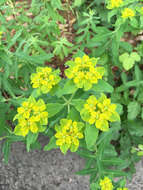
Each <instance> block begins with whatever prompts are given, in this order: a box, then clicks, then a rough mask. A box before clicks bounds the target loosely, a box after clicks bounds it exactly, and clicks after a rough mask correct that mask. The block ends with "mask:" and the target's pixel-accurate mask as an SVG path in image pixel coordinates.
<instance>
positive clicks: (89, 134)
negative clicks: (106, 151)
mask: <svg viewBox="0 0 143 190" xmlns="http://www.w3.org/2000/svg"><path fill="white" fill-rule="evenodd" d="M98 133H99V130H98V129H97V128H96V127H95V126H94V125H89V124H87V125H86V128H85V131H84V134H85V141H86V144H87V148H88V149H89V150H93V148H94V145H95V143H96V141H97V138H98Z"/></svg>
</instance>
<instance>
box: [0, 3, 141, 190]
mask: <svg viewBox="0 0 143 190" xmlns="http://www.w3.org/2000/svg"><path fill="white" fill-rule="evenodd" d="M142 30H143V2H142V0H116V1H115V0H93V1H89V0H73V1H69V0H67V1H61V0H51V1H49V0H28V1H16V0H1V2H0V140H1V153H2V154H3V156H4V160H5V162H6V163H7V162H8V157H9V155H10V147H11V144H12V143H14V142H19V141H22V142H23V143H25V145H26V149H27V151H30V150H31V149H34V148H42V146H41V144H40V142H39V141H38V136H39V135H44V136H47V137H48V138H47V139H48V140H47V141H48V142H47V145H45V146H44V147H43V150H44V151H49V150H52V149H60V150H61V152H62V153H63V154H66V153H67V152H69V151H71V152H76V153H77V154H78V155H80V156H81V157H83V158H84V159H85V160H86V164H85V168H84V169H82V170H81V171H78V172H77V174H78V175H90V187H89V189H91V190H100V189H101V190H127V188H126V180H131V178H132V175H133V173H135V163H136V162H138V161H139V160H140V158H141V156H143V106H142V104H143V74H142V71H143V64H142V59H143V43H142V39H143V37H142Z"/></svg>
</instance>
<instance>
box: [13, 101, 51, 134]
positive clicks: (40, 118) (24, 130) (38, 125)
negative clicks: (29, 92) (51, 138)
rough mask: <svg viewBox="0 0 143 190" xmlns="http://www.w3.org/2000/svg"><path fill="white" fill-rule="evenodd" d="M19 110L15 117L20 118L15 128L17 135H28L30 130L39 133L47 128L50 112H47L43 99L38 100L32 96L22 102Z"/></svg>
mask: <svg viewBox="0 0 143 190" xmlns="http://www.w3.org/2000/svg"><path fill="white" fill-rule="evenodd" d="M17 112H18V113H17V114H16V115H15V117H14V120H16V119H17V120H18V124H17V125H16V127H15V129H14V133H15V134H16V135H20V136H26V135H27V134H28V132H29V131H31V132H32V133H38V132H43V131H44V130H45V125H47V123H48V112H46V105H45V103H44V101H43V100H42V99H39V100H38V101H37V102H36V100H35V99H34V98H33V97H30V98H29V99H27V101H24V102H23V103H22V106H21V107H19V108H18V109H17Z"/></svg>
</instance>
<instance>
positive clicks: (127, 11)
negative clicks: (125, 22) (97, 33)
mask: <svg viewBox="0 0 143 190" xmlns="http://www.w3.org/2000/svg"><path fill="white" fill-rule="evenodd" d="M134 16H135V12H134V10H132V9H130V8H125V9H124V10H123V11H122V18H125V19H126V18H130V17H134Z"/></svg>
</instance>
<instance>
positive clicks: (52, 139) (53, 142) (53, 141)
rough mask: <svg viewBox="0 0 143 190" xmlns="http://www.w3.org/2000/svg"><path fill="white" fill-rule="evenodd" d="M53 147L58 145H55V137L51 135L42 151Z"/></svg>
mask: <svg viewBox="0 0 143 190" xmlns="http://www.w3.org/2000/svg"><path fill="white" fill-rule="evenodd" d="M55 148H58V146H57V145H56V138H55V137H54V136H53V137H52V138H51V139H50V141H49V143H48V144H47V145H45V146H44V151H49V150H52V149H55Z"/></svg>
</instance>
